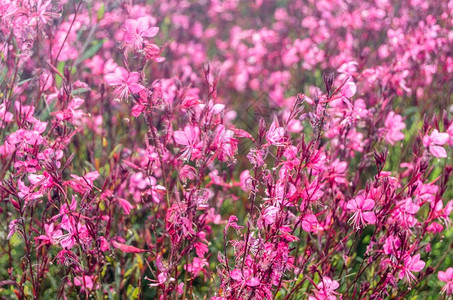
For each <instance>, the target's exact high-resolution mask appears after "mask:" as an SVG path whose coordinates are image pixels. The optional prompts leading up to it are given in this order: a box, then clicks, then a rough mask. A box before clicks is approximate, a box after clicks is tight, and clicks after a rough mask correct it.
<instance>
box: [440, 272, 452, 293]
mask: <svg viewBox="0 0 453 300" xmlns="http://www.w3.org/2000/svg"><path fill="white" fill-rule="evenodd" d="M437 278H439V280H440V281H444V282H446V284H445V285H444V287H443V288H442V292H443V293H446V294H447V295H452V294H453V268H448V269H447V270H446V271H445V272H444V271H439V273H437Z"/></svg>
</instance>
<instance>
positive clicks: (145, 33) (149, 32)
mask: <svg viewBox="0 0 453 300" xmlns="http://www.w3.org/2000/svg"><path fill="white" fill-rule="evenodd" d="M158 32H159V27H151V28H149V29H148V30H145V31H143V33H142V36H145V37H155V36H156V35H157V33H158Z"/></svg>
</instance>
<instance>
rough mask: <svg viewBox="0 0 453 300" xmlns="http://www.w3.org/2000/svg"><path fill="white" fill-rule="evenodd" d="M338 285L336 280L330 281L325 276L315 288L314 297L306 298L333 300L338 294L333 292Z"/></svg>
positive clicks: (310, 299) (311, 299)
mask: <svg viewBox="0 0 453 300" xmlns="http://www.w3.org/2000/svg"><path fill="white" fill-rule="evenodd" d="M339 286H340V284H339V283H338V281H336V280H332V279H330V278H329V277H327V276H324V277H323V278H322V281H321V282H320V283H319V284H318V285H317V286H316V288H317V291H315V297H313V296H310V297H308V299H309V300H335V299H337V297H336V296H335V295H337V294H338V293H336V292H334V291H335V290H336V289H337V288H338V287H339Z"/></svg>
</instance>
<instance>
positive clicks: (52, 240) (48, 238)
mask: <svg viewBox="0 0 453 300" xmlns="http://www.w3.org/2000/svg"><path fill="white" fill-rule="evenodd" d="M54 226H55V225H54V223H50V225H48V224H44V230H45V232H46V234H45V235H40V236H38V237H36V238H35V241H36V242H38V240H42V241H43V242H42V243H41V245H40V246H42V245H45V244H56V243H57V241H58V239H59V238H61V237H62V236H63V232H62V231H61V230H60V229H55V228H54ZM40 246H39V247H40Z"/></svg>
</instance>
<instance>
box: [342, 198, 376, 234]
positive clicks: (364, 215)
mask: <svg viewBox="0 0 453 300" xmlns="http://www.w3.org/2000/svg"><path fill="white" fill-rule="evenodd" d="M374 204H375V203H374V200H372V199H367V198H365V196H364V195H357V197H355V198H354V199H352V200H350V201H348V203H347V204H346V207H347V209H349V210H351V211H353V212H354V215H353V216H352V217H351V219H350V220H352V222H353V224H354V227H355V228H356V229H359V228H361V227H362V226H363V225H365V224H374V223H376V215H375V214H374V212H372V211H371V210H372V209H373V208H374Z"/></svg>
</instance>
